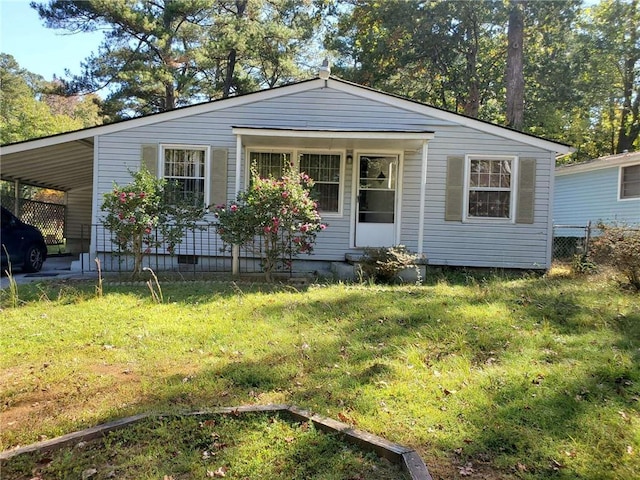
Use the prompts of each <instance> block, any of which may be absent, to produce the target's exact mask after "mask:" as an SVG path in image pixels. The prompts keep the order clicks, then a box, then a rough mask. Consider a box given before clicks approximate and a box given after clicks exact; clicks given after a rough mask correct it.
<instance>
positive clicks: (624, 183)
mask: <svg viewBox="0 0 640 480" xmlns="http://www.w3.org/2000/svg"><path fill="white" fill-rule="evenodd" d="M555 176H556V187H555V198H554V204H553V219H554V223H555V224H556V225H567V226H586V225H587V224H588V223H589V222H591V224H592V225H594V226H595V225H597V224H598V223H599V222H603V223H608V224H620V225H625V224H627V225H640V152H632V153H620V154H617V155H609V156H606V157H600V158H596V159H595V160H590V161H587V162H582V163H576V164H571V165H562V166H558V167H557V168H556V175H555ZM557 234H558V236H563V235H565V236H572V235H571V229H570V228H563V229H562V230H558V232H557Z"/></svg>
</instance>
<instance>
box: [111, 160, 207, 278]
mask: <svg viewBox="0 0 640 480" xmlns="http://www.w3.org/2000/svg"><path fill="white" fill-rule="evenodd" d="M131 175H132V177H133V182H132V183H130V184H128V185H125V186H119V185H117V184H115V183H114V185H113V190H112V191H111V192H109V193H105V195H104V201H103V203H102V207H101V208H102V211H104V212H106V216H105V217H104V218H103V220H102V224H103V225H104V226H105V227H106V228H108V229H109V230H110V231H111V232H112V233H113V235H114V237H115V240H114V241H115V243H116V245H117V246H118V249H119V250H120V252H122V253H125V254H131V255H133V275H134V276H139V275H140V274H141V273H142V262H143V260H144V258H145V256H146V255H149V254H150V253H151V249H152V248H157V247H159V246H160V245H161V244H162V243H163V242H164V243H165V244H166V245H167V251H168V253H169V254H171V255H173V253H174V252H175V247H176V245H178V244H179V243H181V241H182V239H183V237H184V233H185V230H187V229H189V228H198V223H197V222H198V221H199V220H202V219H203V215H204V209H203V208H202V207H197V206H195V205H194V202H193V201H190V199H188V198H184V197H182V196H180V195H171V194H170V193H171V190H172V188H173V187H172V185H169V184H167V181H166V180H164V179H159V178H156V177H155V176H153V175H152V174H151V173H149V171H148V170H146V169H144V168H143V169H141V170H140V171H137V172H131Z"/></svg>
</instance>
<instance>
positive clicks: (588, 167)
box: [556, 152, 640, 177]
mask: <svg viewBox="0 0 640 480" xmlns="http://www.w3.org/2000/svg"><path fill="white" fill-rule="evenodd" d="M635 164H640V152H633V153H621V154H618V155H609V156H607V157H602V158H598V159H596V160H592V161H590V162H584V163H576V164H573V165H560V166H558V167H556V177H562V176H564V175H573V174H574V173H584V172H592V171H594V170H602V169H604V168H617V167H626V166H629V165H635Z"/></svg>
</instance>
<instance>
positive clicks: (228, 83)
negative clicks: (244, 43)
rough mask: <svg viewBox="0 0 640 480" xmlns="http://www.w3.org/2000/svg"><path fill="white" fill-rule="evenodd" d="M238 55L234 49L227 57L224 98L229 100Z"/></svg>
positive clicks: (223, 88) (223, 89) (223, 87)
mask: <svg viewBox="0 0 640 480" xmlns="http://www.w3.org/2000/svg"><path fill="white" fill-rule="evenodd" d="M236 55H237V54H236V49H235V48H233V49H231V51H230V52H229V55H228V56H227V70H226V73H225V77H224V85H223V86H222V98H227V97H228V96H229V95H230V94H231V87H232V85H233V72H234V70H235V69H236Z"/></svg>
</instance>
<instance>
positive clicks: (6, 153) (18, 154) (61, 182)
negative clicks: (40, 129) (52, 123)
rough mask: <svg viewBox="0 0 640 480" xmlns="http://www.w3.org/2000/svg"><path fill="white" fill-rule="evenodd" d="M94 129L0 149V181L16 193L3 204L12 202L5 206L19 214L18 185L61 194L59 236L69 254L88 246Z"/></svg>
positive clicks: (77, 252)
mask: <svg viewBox="0 0 640 480" xmlns="http://www.w3.org/2000/svg"><path fill="white" fill-rule="evenodd" d="M97 128H100V127H94V128H89V129H85V130H79V131H76V132H70V133H65V134H60V135H53V136H50V137H45V138H39V139H36V140H30V141H25V142H19V143H13V144H9V145H5V146H2V147H0V178H1V179H2V180H5V181H7V182H11V183H12V184H13V185H14V186H15V188H14V192H16V194H15V195H16V198H13V199H11V200H7V199H6V197H5V198H3V203H7V202H8V201H12V202H14V203H13V204H12V205H6V206H7V207H8V208H9V209H10V210H12V211H14V212H17V213H18V214H20V213H21V206H22V204H23V200H22V199H20V198H18V195H19V192H20V190H21V188H20V187H21V186H22V185H28V186H35V187H42V188H50V189H54V190H60V191H62V192H64V205H65V209H66V212H65V213H64V225H63V236H64V237H65V238H66V251H67V252H69V253H73V254H79V253H81V252H83V251H85V250H87V249H88V247H89V245H88V240H89V238H88V237H89V231H90V230H89V226H90V225H91V215H92V207H91V206H92V199H93V195H92V193H93V157H94V148H93V147H94V135H95V134H96V129H97ZM26 220H27V221H29V219H28V218H27V219H26ZM43 233H45V237H46V232H43Z"/></svg>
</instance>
